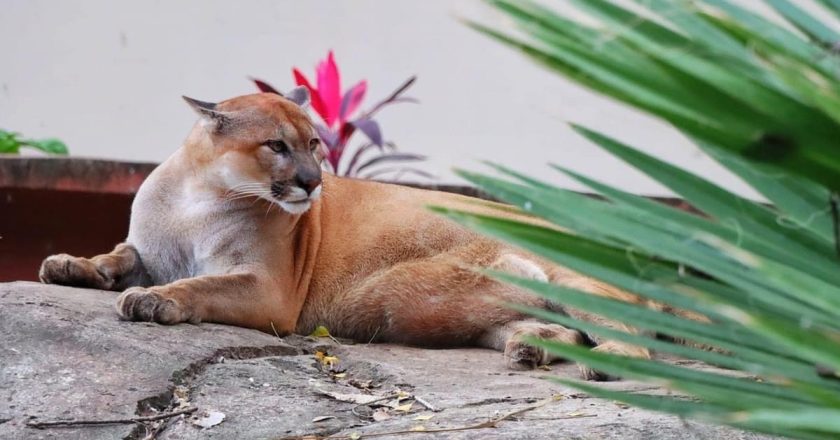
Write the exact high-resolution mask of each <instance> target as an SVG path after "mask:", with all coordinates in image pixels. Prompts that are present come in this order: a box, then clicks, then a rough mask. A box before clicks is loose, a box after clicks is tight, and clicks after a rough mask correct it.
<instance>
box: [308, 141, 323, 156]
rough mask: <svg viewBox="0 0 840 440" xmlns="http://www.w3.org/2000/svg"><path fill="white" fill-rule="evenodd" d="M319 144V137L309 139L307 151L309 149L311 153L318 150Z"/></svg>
mask: <svg viewBox="0 0 840 440" xmlns="http://www.w3.org/2000/svg"><path fill="white" fill-rule="evenodd" d="M320 146H321V140H320V139H312V140H311V141H309V151H311V152H313V153H314V152H316V151H318V147H320Z"/></svg>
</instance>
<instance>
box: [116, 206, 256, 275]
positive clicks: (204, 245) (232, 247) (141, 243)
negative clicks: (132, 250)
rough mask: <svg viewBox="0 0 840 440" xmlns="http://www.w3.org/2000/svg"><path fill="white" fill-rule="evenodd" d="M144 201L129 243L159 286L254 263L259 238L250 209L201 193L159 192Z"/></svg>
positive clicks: (135, 213) (136, 212) (134, 214)
mask: <svg viewBox="0 0 840 440" xmlns="http://www.w3.org/2000/svg"><path fill="white" fill-rule="evenodd" d="M141 196H144V195H143V194H140V193H138V199H140V197H141ZM144 199H146V200H145V203H142V202H143V200H140V201H141V203H139V204H138V203H137V202H135V206H134V207H133V209H132V219H131V227H130V232H129V241H130V242H131V243H133V244H134V245H135V247H136V248H137V249H138V251H139V252H140V255H141V258H142V259H143V262H144V264H145V265H146V268H147V270H148V271H149V275H151V277H152V279H153V280H154V282H155V283H156V284H166V283H171V282H173V281H176V280H179V279H183V278H190V277H195V276H200V275H213V274H222V273H227V272H229V271H230V269H231V268H232V267H234V266H237V265H240V264H244V263H246V262H247V261H248V260H249V259H251V258H253V257H252V254H253V249H254V245H255V243H254V240H255V237H258V236H259V234H258V231H257V225H256V222H255V221H254V218H253V217H254V216H253V209H251V208H250V207H248V206H244V205H242V206H234V205H231V204H229V203H224V202H220V201H219V200H218V199H216V198H213V197H211V196H209V195H208V196H205V195H202V194H171V193H170V194H168V195H165V196H162V195H161V192H160V191H157V192H155V193H152V194H150V195H148V196H145V197H144Z"/></svg>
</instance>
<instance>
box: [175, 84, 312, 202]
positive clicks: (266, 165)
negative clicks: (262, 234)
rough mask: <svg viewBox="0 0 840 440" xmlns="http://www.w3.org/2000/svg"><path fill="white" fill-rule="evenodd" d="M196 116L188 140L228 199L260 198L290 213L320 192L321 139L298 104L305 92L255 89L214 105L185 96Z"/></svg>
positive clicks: (305, 97)
mask: <svg viewBox="0 0 840 440" xmlns="http://www.w3.org/2000/svg"><path fill="white" fill-rule="evenodd" d="M184 100H186V101H187V103H188V104H189V105H190V106H191V107H192V108H193V109H194V110H195V111H196V112H197V113H198V114H199V116H201V120H200V121H199V124H197V126H196V128H194V129H193V132H192V133H191V134H190V138H189V139H188V141H187V144H188V145H189V146H190V147H191V148H192V150H191V154H192V155H193V157H194V159H195V161H197V162H198V163H200V164H201V166H202V168H203V169H205V170H207V178H209V179H210V180H211V182H210V184H211V185H214V186H215V187H217V188H219V189H221V190H223V191H224V193H225V197H226V198H228V199H237V198H246V197H259V198H262V199H265V200H268V201H270V202H272V203H276V204H278V205H279V206H280V207H281V208H283V210H285V211H286V212H289V213H291V214H300V213H303V212H306V210H308V209H309V207H310V206H311V205H312V202H313V201H314V200H315V199H317V198H318V196H319V195H320V193H321V167H320V164H319V162H320V160H321V158H322V150H321V141H320V139H318V134H317V133H316V131H315V128H314V126H313V125H312V121H311V120H310V119H309V117H308V116H307V114H306V112H305V111H304V109H303V107H305V106H306V105H307V104H308V103H309V91H308V90H307V89H306V88H305V87H298V88H295V89H294V90H292V91H291V92H289V93H287V94H286V95H285V96H280V95H277V94H273V93H257V94H253V95H245V96H239V97H236V98H232V99H228V100H226V101H222V102H220V103H218V104H214V103H209V102H202V101H198V100H195V99H192V98H187V97H184Z"/></svg>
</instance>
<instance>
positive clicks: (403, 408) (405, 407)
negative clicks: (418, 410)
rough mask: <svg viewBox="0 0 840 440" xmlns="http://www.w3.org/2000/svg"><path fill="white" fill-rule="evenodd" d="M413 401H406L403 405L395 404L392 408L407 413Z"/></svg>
mask: <svg viewBox="0 0 840 440" xmlns="http://www.w3.org/2000/svg"><path fill="white" fill-rule="evenodd" d="M413 403H414V402H408V403H406V404H405V405H398V406H397V407H396V408H394V409H395V410H397V411H400V412H405V413H407V412H409V411H411V405H412V404H413Z"/></svg>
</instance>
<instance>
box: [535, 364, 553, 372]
mask: <svg viewBox="0 0 840 440" xmlns="http://www.w3.org/2000/svg"><path fill="white" fill-rule="evenodd" d="M537 368H539V369H540V370H543V371H551V367H549V366H548V365H540V366H539V367H537Z"/></svg>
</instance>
